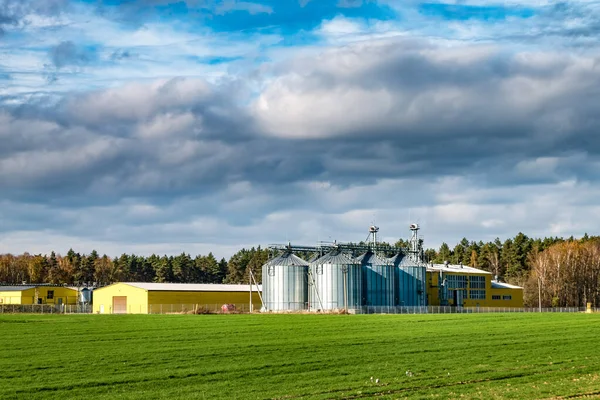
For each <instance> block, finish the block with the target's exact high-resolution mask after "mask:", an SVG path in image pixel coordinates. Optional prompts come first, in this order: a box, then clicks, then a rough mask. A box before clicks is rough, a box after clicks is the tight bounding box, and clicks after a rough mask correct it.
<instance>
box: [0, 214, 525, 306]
mask: <svg viewBox="0 0 600 400" xmlns="http://www.w3.org/2000/svg"><path fill="white" fill-rule="evenodd" d="M378 230H379V228H377V227H375V226H372V227H371V228H370V230H369V238H368V242H367V243H361V244H344V243H336V242H334V243H320V244H319V245H317V246H292V245H291V244H287V245H271V246H270V250H271V257H270V259H269V260H268V261H267V262H266V263H265V264H264V265H263V266H262V271H260V272H262V279H261V278H260V277H259V278H258V279H256V277H255V272H256V271H255V272H253V271H252V270H248V271H247V273H248V282H249V284H247V285H245V284H196V283H190V284H187V283H149V282H120V283H114V284H111V285H108V286H104V287H100V288H96V289H95V290H93V298H92V296H91V294H92V293H90V292H89V290H88V289H87V288H83V289H82V290H80V289H78V288H76V287H66V286H64V287H62V286H48V285H30V286H25V285H23V286H0V304H23V305H28V304H32V305H33V304H55V305H57V306H61V305H71V304H79V303H87V304H89V303H93V312H94V313H97V314H156V313H160V314H162V313H168V312H178V311H180V312H181V311H190V310H192V309H193V310H198V308H199V307H205V306H210V307H211V309H212V310H220V309H221V307H225V308H224V310H227V311H230V310H236V311H259V310H260V311H262V312H290V311H291V312H303V311H307V312H339V311H342V310H343V311H345V312H348V313H354V314H360V313H397V312H404V311H406V309H415V308H419V309H420V311H419V312H422V311H421V310H422V309H423V308H425V307H436V306H438V307H449V308H454V309H456V310H462V309H469V308H473V309H481V308H490V307H491V308H520V307H523V289H522V288H521V287H518V286H514V285H510V284H508V283H504V282H500V281H499V280H498V279H497V277H493V276H492V274H491V273H490V272H488V271H484V270H481V269H477V268H473V267H470V266H466V265H462V264H458V265H453V264H449V263H447V262H446V263H443V264H433V263H428V262H426V261H425V260H424V259H423V251H422V240H421V239H419V238H418V236H417V233H418V230H419V227H418V225H416V224H413V225H411V231H412V237H411V239H410V242H409V243H410V246H409V247H408V248H397V247H391V246H389V245H385V246H384V245H382V244H380V243H378V242H377V232H378ZM259 281H262V283H261V282H259ZM92 300H93V301H92ZM236 307H237V308H236Z"/></svg>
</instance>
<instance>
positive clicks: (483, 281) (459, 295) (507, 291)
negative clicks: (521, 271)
mask: <svg viewBox="0 0 600 400" xmlns="http://www.w3.org/2000/svg"><path fill="white" fill-rule="evenodd" d="M427 297H428V299H429V305H432V306H462V307H523V288H521V287H518V286H514V285H509V284H508V283H501V282H497V281H494V280H492V274H491V273H489V272H487V271H483V270H480V269H477V268H472V267H468V266H466V265H451V264H448V263H445V264H431V265H429V266H428V267H427Z"/></svg>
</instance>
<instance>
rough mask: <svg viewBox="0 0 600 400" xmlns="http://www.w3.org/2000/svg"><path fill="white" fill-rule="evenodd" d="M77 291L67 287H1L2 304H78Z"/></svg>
mask: <svg viewBox="0 0 600 400" xmlns="http://www.w3.org/2000/svg"><path fill="white" fill-rule="evenodd" d="M77 299H78V292H77V289H74V288H70V287H66V286H47V285H35V284H34V285H28V286H25V285H23V286H0V304H57V305H60V304H77Z"/></svg>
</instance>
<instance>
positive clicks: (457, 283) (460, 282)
mask: <svg viewBox="0 0 600 400" xmlns="http://www.w3.org/2000/svg"><path fill="white" fill-rule="evenodd" d="M446 282H447V284H448V288H450V289H466V288H467V277H466V276H464V275H446Z"/></svg>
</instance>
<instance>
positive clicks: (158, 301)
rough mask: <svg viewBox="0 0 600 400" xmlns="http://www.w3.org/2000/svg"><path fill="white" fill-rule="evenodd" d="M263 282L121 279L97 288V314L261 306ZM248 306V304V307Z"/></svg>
mask: <svg viewBox="0 0 600 400" xmlns="http://www.w3.org/2000/svg"><path fill="white" fill-rule="evenodd" d="M260 290H261V288H260V286H258V287H256V286H253V287H251V286H250V285H215V284H187V283H145V282H121V283H115V284H112V285H109V286H105V287H102V288H99V289H96V290H94V303H93V304H94V306H93V312H94V313H97V314H152V313H161V314H163V313H168V312H181V311H190V310H192V309H194V308H195V307H202V306H206V305H211V306H219V307H220V306H221V305H223V304H234V305H238V307H239V308H240V309H241V308H242V307H248V306H249V305H250V297H252V303H251V304H252V306H253V308H254V309H256V310H259V309H260V305H261V299H260V293H259V291H260ZM246 310H247V308H246Z"/></svg>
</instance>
